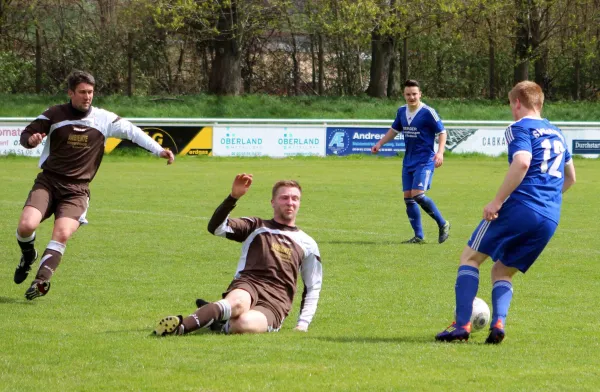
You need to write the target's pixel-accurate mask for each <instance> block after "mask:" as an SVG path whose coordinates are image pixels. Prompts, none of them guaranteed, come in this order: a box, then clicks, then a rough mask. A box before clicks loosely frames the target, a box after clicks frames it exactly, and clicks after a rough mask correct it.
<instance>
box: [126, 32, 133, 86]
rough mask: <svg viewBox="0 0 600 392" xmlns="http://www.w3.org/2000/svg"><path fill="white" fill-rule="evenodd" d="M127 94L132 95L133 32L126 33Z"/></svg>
mask: <svg viewBox="0 0 600 392" xmlns="http://www.w3.org/2000/svg"><path fill="white" fill-rule="evenodd" d="M127 96H128V97H132V96H133V33H131V32H130V33H127Z"/></svg>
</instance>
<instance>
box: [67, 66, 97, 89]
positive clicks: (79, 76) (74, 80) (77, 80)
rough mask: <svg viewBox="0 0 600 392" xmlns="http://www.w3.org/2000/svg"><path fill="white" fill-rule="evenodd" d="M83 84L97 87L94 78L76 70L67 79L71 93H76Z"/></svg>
mask: <svg viewBox="0 0 600 392" xmlns="http://www.w3.org/2000/svg"><path fill="white" fill-rule="evenodd" d="M81 83H87V84H91V85H92V86H95V85H96V81H95V80H94V77H93V76H92V74H90V73H88V72H84V71H78V70H75V71H73V72H71V73H70V74H69V76H68V77H67V88H68V89H69V90H71V91H75V89H76V88H77V86H79V85H80V84H81Z"/></svg>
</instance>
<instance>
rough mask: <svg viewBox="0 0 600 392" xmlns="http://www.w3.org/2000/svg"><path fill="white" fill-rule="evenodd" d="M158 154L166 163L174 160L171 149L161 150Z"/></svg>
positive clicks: (168, 163)
mask: <svg viewBox="0 0 600 392" xmlns="http://www.w3.org/2000/svg"><path fill="white" fill-rule="evenodd" d="M158 156H159V157H161V158H164V159H166V160H167V165H170V164H172V163H173V161H175V155H173V152H172V151H171V150H166V149H165V150H162V151H161V153H160V154H159V155H158Z"/></svg>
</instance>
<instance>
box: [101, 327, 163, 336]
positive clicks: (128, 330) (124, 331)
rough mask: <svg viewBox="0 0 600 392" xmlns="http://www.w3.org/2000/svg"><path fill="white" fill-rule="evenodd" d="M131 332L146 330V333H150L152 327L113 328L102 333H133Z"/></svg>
mask: <svg viewBox="0 0 600 392" xmlns="http://www.w3.org/2000/svg"><path fill="white" fill-rule="evenodd" d="M133 332H148V335H151V336H155V335H152V328H128V329H115V330H111V331H104V332H102V333H107V334H113V333H133Z"/></svg>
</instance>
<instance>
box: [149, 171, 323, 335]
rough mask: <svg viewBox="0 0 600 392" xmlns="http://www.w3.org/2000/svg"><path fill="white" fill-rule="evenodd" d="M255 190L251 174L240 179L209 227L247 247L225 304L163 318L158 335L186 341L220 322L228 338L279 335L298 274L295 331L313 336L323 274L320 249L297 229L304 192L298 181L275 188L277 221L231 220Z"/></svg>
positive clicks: (212, 230)
mask: <svg viewBox="0 0 600 392" xmlns="http://www.w3.org/2000/svg"><path fill="white" fill-rule="evenodd" d="M251 185H252V175H251V174H238V175H237V176H236V177H235V180H234V181H233V185H232V188H231V194H230V195H229V196H228V197H227V198H226V199H225V201H223V203H221V205H220V206H219V207H218V208H217V209H216V210H215V212H214V214H213V216H212V218H211V219H210V222H209V223H208V230H209V231H210V232H211V233H212V234H214V235H216V236H220V237H225V238H227V239H230V240H233V241H237V242H241V243H242V254H241V257H240V259H239V262H238V267H237V270H236V273H235V277H234V279H233V281H232V282H231V284H230V285H229V287H228V288H227V291H225V293H223V299H221V300H220V301H217V302H213V303H207V304H205V305H203V306H201V307H199V308H198V309H197V310H196V311H195V312H194V313H193V314H191V315H190V316H188V317H185V318H184V317H182V316H168V317H165V318H163V319H162V320H160V322H159V324H158V326H157V327H156V329H155V330H154V333H155V334H156V335H158V336H164V335H183V334H186V333H189V332H193V331H196V330H199V329H202V328H210V327H212V326H214V325H215V324H216V323H220V322H225V324H224V326H223V329H222V330H223V332H226V333H262V332H272V331H278V330H279V328H280V327H281V325H282V323H283V320H284V319H285V317H286V316H287V315H288V313H289V311H290V309H291V307H292V301H293V299H294V295H295V293H296V284H297V281H298V272H300V273H301V275H302V281H303V282H304V291H303V294H302V305H301V310H300V316H299V317H298V321H297V323H296V327H295V329H296V330H300V331H306V330H308V325H309V324H310V322H311V321H312V319H313V316H314V314H315V312H316V310H317V303H318V301H319V294H320V292H321V281H322V277H323V272H322V266H321V257H320V255H319V248H318V246H317V243H316V242H315V241H314V240H313V239H312V238H311V237H310V236H308V235H307V234H306V233H304V232H303V231H302V230H300V229H298V228H297V227H296V226H295V225H296V215H297V213H298V209H299V208H300V197H301V195H302V188H301V187H300V185H299V184H298V183H297V182H296V181H279V182H277V183H275V185H274V186H273V191H272V199H271V206H272V207H273V219H270V220H262V219H260V218H239V219H233V218H230V217H229V213H230V212H231V211H232V210H233V209H234V208H235V205H236V202H237V201H238V199H239V198H240V197H242V196H244V195H245V194H246V192H247V191H248V189H249V188H250V186H251ZM211 329H212V328H211Z"/></svg>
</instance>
